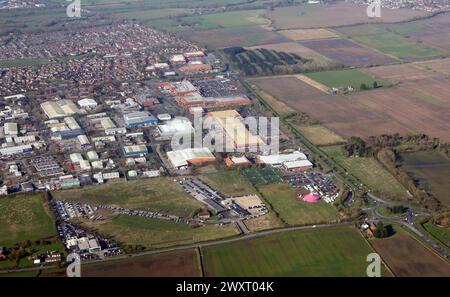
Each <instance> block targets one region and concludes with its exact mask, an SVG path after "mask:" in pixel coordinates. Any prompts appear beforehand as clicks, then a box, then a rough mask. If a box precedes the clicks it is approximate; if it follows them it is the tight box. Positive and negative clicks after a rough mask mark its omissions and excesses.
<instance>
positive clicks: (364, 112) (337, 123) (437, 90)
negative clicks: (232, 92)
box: [251, 66, 450, 141]
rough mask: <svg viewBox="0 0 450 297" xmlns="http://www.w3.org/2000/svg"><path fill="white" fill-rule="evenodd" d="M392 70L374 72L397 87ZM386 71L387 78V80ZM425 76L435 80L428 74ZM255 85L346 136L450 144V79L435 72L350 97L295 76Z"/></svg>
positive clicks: (263, 80) (259, 81)
mask: <svg viewBox="0 0 450 297" xmlns="http://www.w3.org/2000/svg"><path fill="white" fill-rule="evenodd" d="M385 67H386V68H385ZM390 69H391V66H381V67H375V68H371V69H370V71H369V73H370V74H372V75H374V76H377V77H380V79H382V80H384V81H387V82H392V80H390V79H389V77H392V75H395V74H394V73H393V72H390V71H389V70H390ZM400 69H402V67H399V68H398V70H400ZM414 71H415V72H417V70H414ZM382 72H385V73H388V75H387V76H384V75H382ZM419 73H421V72H419ZM398 75H399V76H395V80H397V81H399V80H402V77H403V76H405V77H407V76H408V72H403V74H401V73H400V72H399V73H398ZM402 75H403V76H402ZM422 75H423V76H424V77H427V76H430V74H429V73H427V72H426V71H425V70H423V74H422ZM251 81H252V83H254V84H255V85H256V86H257V87H258V88H260V89H262V90H263V91H265V92H266V93H268V94H270V95H271V96H272V97H274V98H277V99H279V100H281V101H283V102H284V103H285V104H287V105H288V106H289V107H291V108H293V109H295V110H297V111H298V112H303V113H306V114H308V115H309V116H311V117H312V118H313V119H316V120H318V121H319V122H320V123H321V124H322V125H324V126H325V127H327V128H329V129H331V130H333V131H334V132H336V133H337V134H339V135H340V136H342V137H351V136H360V137H363V138H365V137H369V136H372V135H381V134H393V133H399V134H402V135H405V134H413V133H424V134H427V135H429V136H432V137H438V138H440V139H441V140H443V141H450V134H449V133H447V131H448V130H449V129H450V122H449V121H448V117H449V116H450V102H449V101H448V100H447V99H446V98H447V94H449V93H450V83H449V80H448V79H446V78H445V77H442V76H441V77H438V76H436V74H433V73H432V74H431V77H430V78H427V79H422V80H414V81H407V79H406V80H405V81H404V82H401V83H400V84H399V85H398V86H393V87H390V88H380V89H376V90H370V91H367V92H355V93H352V94H350V95H347V96H342V95H328V94H325V93H323V92H321V91H319V90H317V89H315V88H314V87H312V86H310V85H308V84H306V83H304V82H302V81H300V80H298V79H297V78H295V77H293V76H285V77H271V78H260V79H253V80H251ZM300 94H301V96H300ZM348 119H352V121H349V120H348Z"/></svg>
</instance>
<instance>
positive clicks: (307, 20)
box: [267, 1, 427, 29]
mask: <svg viewBox="0 0 450 297" xmlns="http://www.w3.org/2000/svg"><path fill="white" fill-rule="evenodd" d="M366 8H367V7H366V6H365V5H356V4H353V3H347V2H344V1H339V2H337V3H335V4H328V5H325V4H316V5H298V6H293V7H292V6H289V7H280V8H275V9H274V10H273V11H270V12H269V13H268V14H267V16H268V18H269V19H271V20H272V22H273V26H274V27H275V28H276V29H294V28H295V29H296V28H321V27H322V28H323V27H336V26H344V25H352V24H361V23H380V22H387V23H390V22H400V21H405V20H410V19H413V18H416V17H418V16H426V15H427V13H426V12H423V11H418V10H411V9H396V10H391V9H383V13H382V14H381V18H373V19H369V18H368V17H367V13H366Z"/></svg>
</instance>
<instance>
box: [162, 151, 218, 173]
mask: <svg viewBox="0 0 450 297" xmlns="http://www.w3.org/2000/svg"><path fill="white" fill-rule="evenodd" d="M167 157H168V158H169V161H170V163H171V164H172V166H173V167H175V168H177V169H181V168H183V167H184V168H185V167H187V166H189V165H191V164H199V163H205V162H213V161H215V160H216V158H215V157H214V155H213V154H212V153H211V151H210V150H209V149H208V148H206V147H202V148H188V149H183V150H177V151H170V152H167Z"/></svg>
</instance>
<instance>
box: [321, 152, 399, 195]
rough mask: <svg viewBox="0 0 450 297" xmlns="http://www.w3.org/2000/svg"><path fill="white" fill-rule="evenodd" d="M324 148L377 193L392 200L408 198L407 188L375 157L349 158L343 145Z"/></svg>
mask: <svg viewBox="0 0 450 297" xmlns="http://www.w3.org/2000/svg"><path fill="white" fill-rule="evenodd" d="M322 150H323V151H324V152H325V153H326V154H328V155H329V156H330V157H331V158H332V159H333V160H334V161H336V162H337V163H338V164H340V165H341V166H342V167H344V168H345V169H347V170H348V171H349V172H350V174H352V175H354V176H355V177H356V178H358V179H359V180H360V181H361V182H362V183H364V184H365V185H367V186H368V187H369V188H370V189H371V190H372V191H373V192H375V193H376V194H379V195H382V196H383V197H386V198H390V199H392V200H406V199H407V197H408V196H407V194H406V190H405V189H403V187H402V186H401V184H400V183H399V182H398V181H397V180H396V179H395V178H394V177H393V176H392V175H391V174H390V173H389V172H387V171H386V170H385V169H384V168H383V167H382V165H381V164H379V163H378V162H377V161H376V160H375V159H373V158H362V157H358V158H356V157H351V158H347V157H345V156H344V154H343V152H342V147H341V146H327V147H323V148H322Z"/></svg>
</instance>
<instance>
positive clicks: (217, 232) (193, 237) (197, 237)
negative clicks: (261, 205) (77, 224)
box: [82, 215, 239, 249]
mask: <svg viewBox="0 0 450 297" xmlns="http://www.w3.org/2000/svg"><path fill="white" fill-rule="evenodd" d="M82 224H83V225H84V226H87V227H89V228H94V229H95V230H97V231H98V232H100V233H101V234H106V235H107V236H109V237H110V238H113V239H114V240H116V241H117V242H119V243H120V244H122V245H141V246H144V247H146V248H150V249H151V248H161V247H167V246H173V245H178V244H187V243H194V242H201V241H208V240H214V239H219V238H224V237H230V236H234V235H237V234H238V233H239V232H238V230H237V228H236V226H235V225H224V226H216V225H205V226H202V227H198V228H193V227H191V226H189V225H187V224H182V223H176V222H172V221H163V220H158V219H151V218H143V217H132V216H125V215H119V216H116V217H114V218H113V219H111V220H108V221H102V222H99V221H97V222H93V221H87V220H83V222H82Z"/></svg>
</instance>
